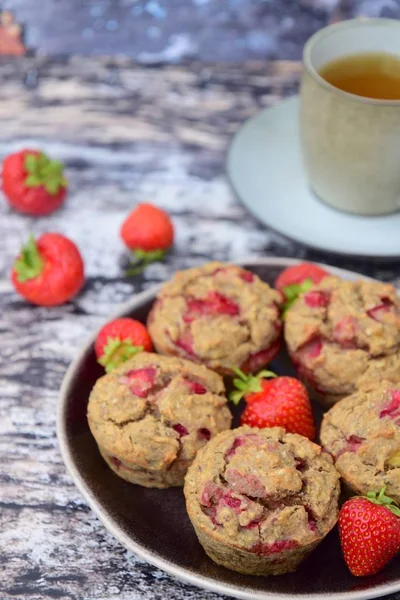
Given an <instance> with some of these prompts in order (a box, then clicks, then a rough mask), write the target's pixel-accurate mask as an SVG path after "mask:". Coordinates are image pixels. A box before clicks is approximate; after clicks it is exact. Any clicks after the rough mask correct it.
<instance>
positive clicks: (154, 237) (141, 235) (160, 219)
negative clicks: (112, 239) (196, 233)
mask: <svg viewBox="0 0 400 600" xmlns="http://www.w3.org/2000/svg"><path fill="white" fill-rule="evenodd" d="M121 237H122V240H123V241H124V243H125V245H126V246H127V247H128V248H129V249H130V250H133V254H134V258H135V261H136V263H140V264H139V268H138V270H137V271H135V265H134V268H133V269H132V271H131V274H135V273H136V272H140V270H142V269H143V268H144V267H146V266H147V265H148V264H149V263H150V262H153V261H158V260H162V259H163V257H164V254H165V252H166V251H167V250H168V249H169V248H170V247H171V246H172V244H173V241H174V228H173V225H172V222H171V219H170V218H169V216H168V215H167V213H166V212H164V211H163V210H161V208H157V206H154V205H153V204H138V205H137V207H136V208H135V209H134V210H133V211H132V212H131V213H130V214H129V215H128V217H127V218H126V219H125V221H124V222H123V224H122V227H121Z"/></svg>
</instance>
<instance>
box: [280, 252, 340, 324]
mask: <svg viewBox="0 0 400 600" xmlns="http://www.w3.org/2000/svg"><path fill="white" fill-rule="evenodd" d="M327 276H329V273H328V271H326V270H325V269H323V268H322V267H319V266H318V265H314V264H313V263H308V262H303V263H300V264H298V265H294V266H293V267H288V268H287V269H285V270H284V271H282V273H281V274H280V275H278V277H277V279H276V281H275V288H276V289H277V290H278V291H279V292H281V293H282V294H283V295H284V297H285V300H286V303H285V304H284V307H283V311H284V312H285V311H286V310H287V309H288V308H290V306H292V304H293V303H294V302H295V300H297V298H298V297H299V296H300V294H303V293H304V292H308V290H309V289H310V288H312V286H313V284H315V283H319V282H320V281H322V279H324V277H327Z"/></svg>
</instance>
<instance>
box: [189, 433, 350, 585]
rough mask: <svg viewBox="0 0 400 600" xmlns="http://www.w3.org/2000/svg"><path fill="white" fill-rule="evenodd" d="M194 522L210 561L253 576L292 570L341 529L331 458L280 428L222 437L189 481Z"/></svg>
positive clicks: (197, 462) (202, 452) (204, 453)
mask: <svg viewBox="0 0 400 600" xmlns="http://www.w3.org/2000/svg"><path fill="white" fill-rule="evenodd" d="M184 493H185V498H186V507H187V511H188V514H189V518H190V520H191V522H192V524H193V526H194V529H195V531H196V534H197V537H198V539H199V541H200V543H201V545H202V546H203V548H204V550H205V551H206V553H207V554H208V556H209V557H210V558H211V559H212V560H213V561H215V562H216V563H218V564H220V565H222V566H224V567H226V568H228V569H232V570H233V571H238V572H239V573H245V574H248V575H281V574H283V573H287V572H290V571H294V570H295V569H296V568H297V567H298V565H299V564H300V562H301V561H302V560H304V559H305V558H306V557H307V556H308V555H309V554H310V552H311V551H312V550H314V548H316V546H317V545H318V544H319V543H320V542H321V541H322V540H323V538H324V537H325V536H326V535H327V533H328V532H329V531H330V530H331V529H332V527H333V526H334V525H335V523H336V521H337V518H338V497H339V474H338V473H337V471H336V469H335V468H334V466H333V461H332V458H331V457H330V456H329V455H328V454H327V453H324V452H323V451H322V449H321V448H320V447H319V446H317V445H316V444H314V443H313V442H310V440H308V439H307V438H304V437H302V436H301V435H297V434H292V433H286V432H285V430H284V429H282V428H280V427H272V428H270V429H252V428H250V427H247V426H244V427H240V428H239V429H235V430H233V431H225V432H223V433H220V434H218V435H217V436H216V437H215V438H214V439H213V440H211V441H210V442H209V443H208V444H207V446H205V447H204V448H203V449H202V450H200V452H199V453H198V454H197V456H196V459H195V460H194V462H193V464H192V465H191V467H190V468H189V470H188V473H187V475H186V479H185V487H184Z"/></svg>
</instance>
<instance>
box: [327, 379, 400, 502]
mask: <svg viewBox="0 0 400 600" xmlns="http://www.w3.org/2000/svg"><path fill="white" fill-rule="evenodd" d="M321 441H322V444H323V446H324V447H325V448H326V450H327V451H328V452H330V453H331V454H332V456H333V457H334V459H335V462H336V468H337V470H338V471H339V473H340V474H341V475H342V477H343V479H344V481H345V482H346V483H347V484H348V486H349V487H350V488H351V489H352V490H354V491H356V492H358V493H361V494H366V493H367V492H369V491H376V492H378V491H379V490H380V489H381V488H382V487H384V486H386V490H387V494H388V495H389V496H391V497H392V498H394V499H395V500H397V501H398V502H399V501H400V383H399V384H398V385H397V386H396V384H393V383H392V382H390V381H383V382H379V383H373V384H365V385H364V386H362V387H361V388H360V389H359V390H358V391H357V392H355V393H354V394H352V395H351V396H349V397H347V398H345V399H343V400H341V401H340V402H338V403H337V404H336V405H335V406H334V407H332V408H331V409H330V410H329V411H328V412H327V413H326V414H325V415H324V419H323V423H322V427H321Z"/></svg>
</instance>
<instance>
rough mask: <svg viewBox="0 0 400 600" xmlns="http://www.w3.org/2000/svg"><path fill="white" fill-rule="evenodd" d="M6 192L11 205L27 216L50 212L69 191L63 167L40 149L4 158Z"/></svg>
mask: <svg viewBox="0 0 400 600" xmlns="http://www.w3.org/2000/svg"><path fill="white" fill-rule="evenodd" d="M2 178H3V192H4V194H5V196H6V198H7V200H8V202H9V203H10V205H11V206H12V207H13V208H15V209H16V210H18V211H19V212H22V213H26V214H28V215H35V216H40V215H47V214H49V213H51V212H53V211H54V210H56V209H57V208H59V206H61V204H62V202H63V200H64V198H65V195H66V193H67V180H66V179H65V177H64V167H63V165H62V164H61V163H60V162H59V161H57V160H51V159H50V158H49V157H48V156H46V154H43V152H38V151H37V150H21V151H20V152H16V153H15V154H10V155H9V156H7V157H6V158H5V159H4V161H3V172H2Z"/></svg>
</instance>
